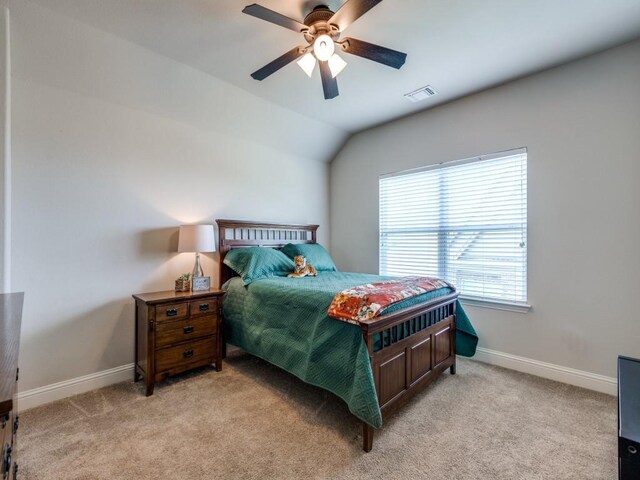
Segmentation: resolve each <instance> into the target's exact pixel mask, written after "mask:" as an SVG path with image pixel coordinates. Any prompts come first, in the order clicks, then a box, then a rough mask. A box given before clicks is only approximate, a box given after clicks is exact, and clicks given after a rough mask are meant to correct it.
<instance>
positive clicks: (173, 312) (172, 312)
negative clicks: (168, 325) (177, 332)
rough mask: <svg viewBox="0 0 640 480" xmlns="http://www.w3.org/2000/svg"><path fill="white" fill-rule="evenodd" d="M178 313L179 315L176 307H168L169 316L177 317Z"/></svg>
mask: <svg viewBox="0 0 640 480" xmlns="http://www.w3.org/2000/svg"><path fill="white" fill-rule="evenodd" d="M176 315H178V310H177V309H175V308H168V309H167V317H175V316H176Z"/></svg>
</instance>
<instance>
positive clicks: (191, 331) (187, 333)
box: [182, 325, 193, 335]
mask: <svg viewBox="0 0 640 480" xmlns="http://www.w3.org/2000/svg"><path fill="white" fill-rule="evenodd" d="M182 331H183V332H184V334H185V335H189V334H190V333H193V327H192V326H191V325H189V326H188V327H184V328H183V329H182Z"/></svg>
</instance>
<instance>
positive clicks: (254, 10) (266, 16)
mask: <svg viewBox="0 0 640 480" xmlns="http://www.w3.org/2000/svg"><path fill="white" fill-rule="evenodd" d="M242 13H246V14H247V15H251V16H253V17H256V18H259V19H261V20H266V21H267V22H271V23H275V24H276V25H280V26H281V27H284V28H288V29H289V30H293V31H294V32H298V33H300V32H301V31H303V30H308V29H309V27H307V26H306V25H305V24H304V23H300V22H298V21H297V20H294V19H292V18H289V17H285V16H284V15H282V14H281V13H278V12H274V11H273V10H269V9H268V8H266V7H263V6H262V5H258V4H257V3H254V4H252V5H247V6H246V7H244V9H243V10H242Z"/></svg>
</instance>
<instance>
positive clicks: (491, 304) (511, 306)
mask: <svg viewBox="0 0 640 480" xmlns="http://www.w3.org/2000/svg"><path fill="white" fill-rule="evenodd" d="M522 154H524V155H525V156H526V157H525V162H526V167H525V168H526V178H527V182H526V185H525V187H526V189H525V195H524V196H525V204H526V205H525V206H526V208H527V218H526V224H525V239H524V242H525V243H526V247H527V250H526V256H525V263H524V267H525V272H524V287H525V288H524V293H525V300H524V301H522V302H519V301H509V300H501V299H496V298H484V297H478V296H473V295H469V294H463V293H462V292H461V293H460V297H459V299H460V302H461V303H462V304H463V305H470V306H474V307H482V308H491V309H495V310H506V311H512V312H517V313H527V312H529V311H530V310H531V308H532V306H531V305H530V303H529V301H530V299H529V244H528V233H529V218H528V198H529V197H528V190H529V185H528V166H529V153H528V150H527V148H526V147H519V148H514V149H509V150H503V151H500V152H494V153H490V154H485V155H480V156H474V157H469V158H464V159H461V160H452V161H446V162H440V163H436V164H431V165H426V166H423V167H418V168H411V169H406V170H400V171H396V172H391V173H386V174H382V175H380V176H379V179H378V188H379V190H378V272H379V273H380V272H381V266H382V249H381V242H382V230H381V221H380V216H381V197H380V182H381V180H382V179H384V178H391V177H398V176H404V175H411V174H415V173H421V172H425V171H429V170H440V169H444V168H449V167H454V166H461V165H466V164H471V163H476V162H481V161H486V160H493V159H498V158H503V157H508V156H512V155H522ZM441 237H446V235H444V234H442V235H440V234H439V235H438V244H439V247H438V251H443V249H441V248H440V246H441V242H443V241H446V240H445V239H444V238H441ZM444 250H446V249H444ZM441 257H442V256H441V255H438V258H437V262H438V266H439V271H440V272H442V271H443V268H441V267H442V264H443V263H446V262H447V259H446V258H441Z"/></svg>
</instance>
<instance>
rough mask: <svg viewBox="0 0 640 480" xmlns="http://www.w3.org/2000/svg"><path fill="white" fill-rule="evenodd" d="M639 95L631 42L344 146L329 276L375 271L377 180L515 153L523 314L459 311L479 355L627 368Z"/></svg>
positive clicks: (633, 334) (637, 226)
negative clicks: (523, 216) (522, 232)
mask: <svg viewBox="0 0 640 480" xmlns="http://www.w3.org/2000/svg"><path fill="white" fill-rule="evenodd" d="M639 84H640V41H636V42H633V43H630V44H627V45H624V46H622V47H618V48H615V49H612V50H610V51H607V52H604V53H601V54H598V55H594V56H591V57H588V58H586V59H583V60H580V61H577V62H574V63H571V64H567V65H565V66H562V67H559V68H555V69H552V70H549V71H546V72H543V73H540V74H537V75H534V76H531V77H527V78H524V79H521V80H518V81H515V82H511V83H509V84H506V85H503V86H500V87H497V88H494V89H492V90H489V91H486V92H483V93H479V94H476V95H473V96H471V97H467V98H464V99H462V100H459V101H456V102H453V103H450V104H447V105H444V106H441V107H437V108H435V109H433V110H429V111H426V112H423V113H419V114H416V115H414V116H411V117H407V118H404V119H401V120H398V121H395V122H392V123H389V124H387V125H383V126H381V127H378V128H375V129H372V130H369V131H365V132H362V133H360V134H357V135H355V136H354V137H352V138H351V139H350V140H349V142H348V143H347V145H346V146H345V147H344V149H343V150H342V151H341V153H340V154H339V155H338V156H337V158H336V159H335V160H334V161H333V163H332V165H331V248H332V253H333V255H334V257H335V259H336V262H337V263H338V266H339V268H341V269H343V270H353V271H365V272H377V270H378V176H379V175H380V174H383V173H388V172H394V171H399V170H404V169H408V168H414V167H419V166H423V165H429V164H433V163H438V162H443V161H449V160H456V159H463V158H468V157H472V156H475V155H479V154H487V153H492V152H497V151H502V150H508V149H512V148H516V147H527V148H528V151H529V155H528V202H529V204H528V212H529V250H528V252H529V271H528V282H529V302H530V303H531V304H532V305H533V309H532V310H531V311H530V313H528V314H518V313H511V312H504V311H497V310H491V309H484V308H473V307H469V308H468V311H469V314H470V316H471V319H472V321H473V323H474V324H475V326H476V328H477V330H478V332H479V334H480V345H481V346H483V347H486V348H489V349H493V350H497V351H501V352H506V353H510V354H514V355H518V356H522V357H528V358H531V359H536V360H540V361H544V362H549V363H552V364H557V365H561V366H565V367H570V368H576V369H580V370H586V371H588V372H592V373H596V374H602V375H607V376H611V377H613V376H615V368H616V356H617V355H618V354H627V355H633V356H636V357H638V356H640V341H639V339H640V321H638V311H640V302H639V298H640V296H639V294H638V292H639V291H640V268H639V267H640V249H639V248H638V240H639V239H640V211H639V207H640V188H638V182H639V181H640V134H639V130H638V129H639V127H640V89H639V87H638V85H639ZM444 87H446V86H441V87H440V88H444ZM436 88H439V86H438V85H436Z"/></svg>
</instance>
